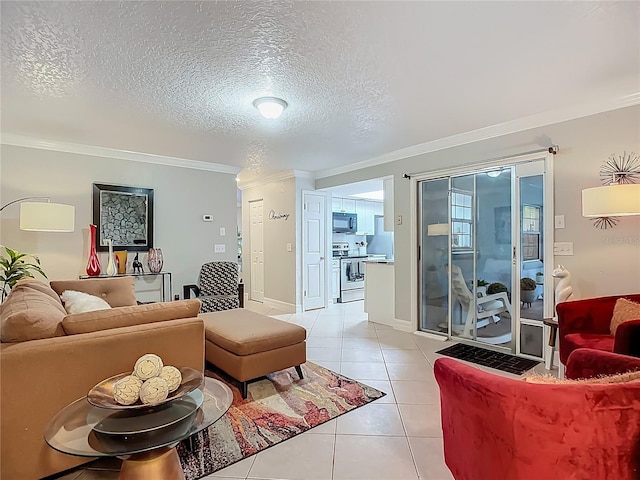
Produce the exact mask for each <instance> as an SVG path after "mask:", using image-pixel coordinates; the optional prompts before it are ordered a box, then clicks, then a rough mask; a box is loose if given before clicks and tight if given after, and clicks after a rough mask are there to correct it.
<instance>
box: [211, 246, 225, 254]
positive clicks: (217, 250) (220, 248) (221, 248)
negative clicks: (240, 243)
mask: <svg viewBox="0 0 640 480" xmlns="http://www.w3.org/2000/svg"><path fill="white" fill-rule="evenodd" d="M213 251H214V252H215V253H224V244H222V245H219V244H216V245H214V247H213Z"/></svg>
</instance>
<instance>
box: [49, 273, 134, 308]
mask: <svg viewBox="0 0 640 480" xmlns="http://www.w3.org/2000/svg"><path fill="white" fill-rule="evenodd" d="M51 288H53V289H54V290H55V292H56V293H57V294H58V295H62V292H64V291H65V290H75V291H77V292H84V293H88V294H89V295H94V296H96V297H100V298H102V299H103V300H105V301H106V302H107V303H108V304H109V305H111V306H112V307H129V306H131V305H137V304H138V302H137V301H136V289H135V286H134V285H133V277H114V278H90V279H86V280H57V281H56V280H54V281H52V282H51Z"/></svg>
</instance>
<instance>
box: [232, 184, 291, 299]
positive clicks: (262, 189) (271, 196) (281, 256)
mask: <svg viewBox="0 0 640 480" xmlns="http://www.w3.org/2000/svg"><path fill="white" fill-rule="evenodd" d="M296 198H297V197H296V179H295V178H294V177H293V176H291V177H289V178H285V179H283V180H278V181H274V182H270V183H267V184H264V185H259V186H256V187H252V188H245V189H243V191H242V212H243V215H242V264H243V272H244V275H243V278H244V282H245V292H246V293H249V294H250V293H251V273H250V272H251V238H250V231H251V228H250V225H251V217H250V208H249V203H250V202H252V201H256V200H262V201H263V212H264V282H265V283H264V297H265V303H269V304H271V305H273V306H278V307H280V308H282V309H286V310H292V311H295V308H296V302H297V300H296V278H297V274H296V238H297V230H298V229H297V228H296ZM272 210H273V211H274V212H275V213H276V214H289V218H288V219H287V220H284V219H273V220H271V219H269V212H270V211H272ZM287 243H291V246H292V249H291V251H290V252H288V251H287Z"/></svg>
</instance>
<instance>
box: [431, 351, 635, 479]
mask: <svg viewBox="0 0 640 480" xmlns="http://www.w3.org/2000/svg"><path fill="white" fill-rule="evenodd" d="M629 370H640V359H639V358H634V357H627V356H624V355H618V354H615V353H608V352H601V351H597V350H589V349H579V350H576V351H575V352H573V353H572V355H571V357H570V358H569V362H568V365H567V376H569V375H576V376H583V375H591V374H593V373H618V372H620V371H629ZM434 373H435V377H436V380H437V381H438V384H439V385H440V401H441V411H442V432H443V441H444V457H445V462H446V464H447V466H448V467H449V470H451V473H452V474H453V476H454V478H455V479H456V480H541V479H562V480H637V479H638V478H639V475H640V382H630V383H619V384H608V385H604V384H600V385H598V384H552V385H549V384H535V383H527V382H525V381H523V380H521V379H514V378H506V377H502V376H499V375H495V374H492V373H488V372H486V371H484V370H480V369H478V368H475V367H471V366H469V365H466V364H463V363H461V362H459V361H457V360H453V359H449V358H441V359H438V360H436V363H435V365H434Z"/></svg>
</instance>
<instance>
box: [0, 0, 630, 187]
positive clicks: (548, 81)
mask: <svg viewBox="0 0 640 480" xmlns="http://www.w3.org/2000/svg"><path fill="white" fill-rule="evenodd" d="M0 8H1V14H2V20H1V21H2V38H1V40H2V129H3V132H9V133H15V134H21V135H28V136H33V137H38V138H45V139H54V140H60V141H66V142H74V143H80V144H88V145H98V146H103V147H111V148H117V149H123V150H131V151H139V152H146V153H154V154H160V155H168V156H174V157H181V158H187V159H193V160H201V161H208V162H214V163H221V164H229V165H235V166H239V167H243V168H247V172H248V173H253V174H258V173H260V174H264V173H267V172H272V171H278V170H289V169H296V170H308V171H317V170H324V169H328V168H333V167H339V166H344V165H348V164H350V163H354V162H358V161H363V160H367V159H371V158H374V157H376V156H379V155H383V154H386V153H389V152H392V151H394V150H398V149H401V148H405V147H409V146H412V145H416V144H420V143H423V142H427V141H431V140H435V139H438V138H442V137H446V136H450V135H454V134H457V133H462V132H466V131H470V130H474V129H477V128H481V127H485V126H490V125H495V124H498V123H502V122H507V121H510V120H514V119H517V118H521V117H524V116H527V115H531V114H536V113H540V112H545V111H550V110H554V109H558V108H560V107H563V106H569V105H574V104H579V103H582V102H592V101H596V100H601V99H609V98H615V97H620V96H623V95H628V94H632V93H636V92H638V91H639V90H640V86H639V84H640V26H639V25H640V3H639V2H406V3H405V2H255V3H252V2H202V3H197V2H186V1H181V2H25V1H22V2H7V1H3V2H2V3H1V6H0ZM264 95H274V96H278V97H281V98H284V99H285V100H286V101H287V102H288V103H289V108H288V109H287V110H286V111H285V112H284V114H283V116H282V117H281V118H280V119H279V120H276V121H273V120H265V119H262V118H261V117H260V116H259V115H258V113H257V111H256V110H255V109H254V107H253V106H252V101H253V100H254V99H255V98H257V97H260V96H264Z"/></svg>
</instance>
